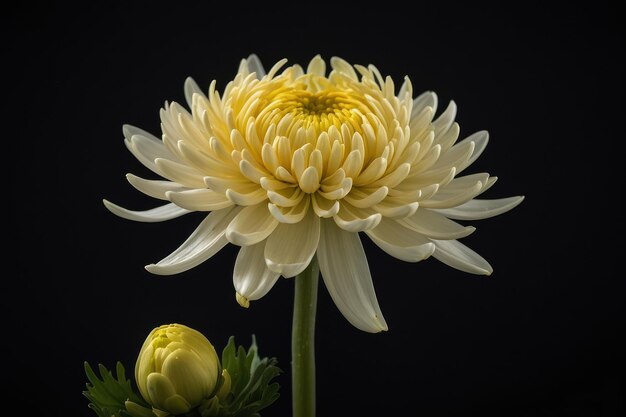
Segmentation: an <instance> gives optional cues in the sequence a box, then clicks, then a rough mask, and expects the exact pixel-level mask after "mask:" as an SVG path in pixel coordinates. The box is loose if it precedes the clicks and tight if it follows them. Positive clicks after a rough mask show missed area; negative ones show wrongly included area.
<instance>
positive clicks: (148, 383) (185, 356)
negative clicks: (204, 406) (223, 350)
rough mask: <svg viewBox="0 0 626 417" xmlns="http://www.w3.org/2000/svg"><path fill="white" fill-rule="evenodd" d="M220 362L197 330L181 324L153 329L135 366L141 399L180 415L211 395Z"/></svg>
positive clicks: (213, 350) (209, 343)
mask: <svg viewBox="0 0 626 417" xmlns="http://www.w3.org/2000/svg"><path fill="white" fill-rule="evenodd" d="M219 368H220V363H219V359H218V357H217V353H216V352H215V348H214V347H213V345H212V344H211V342H209V341H208V340H207V338H206V337H204V335H202V334H201V333H200V332H198V331H196V330H194V329H191V328H189V327H187V326H183V325H181V324H170V325H164V326H161V327H158V328H156V329H154V330H153V331H152V332H151V333H150V334H149V335H148V337H147V338H146V341H145V342H144V344H143V347H142V348H141V352H140V353H139V357H138V358H137V364H136V366H135V378H136V381H137V385H138V387H139V391H140V392H141V395H142V396H143V398H144V399H145V400H146V401H147V402H148V403H150V405H152V406H153V407H154V408H156V409H158V410H162V411H166V412H168V413H172V414H182V413H187V412H189V411H190V410H191V409H192V408H194V407H197V406H198V405H199V404H200V403H201V402H202V400H204V399H206V398H208V397H209V396H211V394H212V393H213V391H214V390H215V386H216V385H217V382H218V375H219Z"/></svg>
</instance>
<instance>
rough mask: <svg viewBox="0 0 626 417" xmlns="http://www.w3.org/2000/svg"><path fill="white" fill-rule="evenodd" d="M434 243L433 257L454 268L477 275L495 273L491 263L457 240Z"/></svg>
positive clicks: (435, 241)
mask: <svg viewBox="0 0 626 417" xmlns="http://www.w3.org/2000/svg"><path fill="white" fill-rule="evenodd" d="M433 243H434V244H435V246H436V249H435V253H434V254H433V256H434V257H435V258H437V259H439V260H440V261H441V262H443V263H444V264H446V265H448V266H451V267H452V268H456V269H458V270H460V271H463V272H469V273H470V274H477V275H491V273H492V272H493V268H492V267H491V265H489V262H487V261H486V260H485V259H484V258H483V257H482V256H480V255H479V254H477V253H476V252H474V251H473V250H471V249H470V248H468V247H467V246H465V245H464V244H462V243H460V242H459V241H457V240H433Z"/></svg>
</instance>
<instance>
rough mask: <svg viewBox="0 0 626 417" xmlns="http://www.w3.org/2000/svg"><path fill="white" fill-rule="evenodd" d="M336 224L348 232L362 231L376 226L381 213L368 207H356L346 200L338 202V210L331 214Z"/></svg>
mask: <svg viewBox="0 0 626 417" xmlns="http://www.w3.org/2000/svg"><path fill="white" fill-rule="evenodd" d="M333 219H334V220H335V223H336V224H337V226H339V227H341V228H342V229H344V230H346V231H348V232H362V231H364V230H368V229H371V228H373V227H376V226H377V225H378V223H380V220H381V219H382V215H381V214H380V213H375V212H373V211H372V210H369V209H358V208H356V207H354V206H352V205H351V204H349V203H348V202H346V201H342V202H341V204H340V208H339V212H338V213H337V214H335V215H334V216H333Z"/></svg>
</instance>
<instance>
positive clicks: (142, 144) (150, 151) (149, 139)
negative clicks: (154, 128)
mask: <svg viewBox="0 0 626 417" xmlns="http://www.w3.org/2000/svg"><path fill="white" fill-rule="evenodd" d="M124 144H125V145H126V147H127V148H128V150H129V151H130V153H132V154H133V156H134V157H135V158H137V160H138V161H139V162H141V163H142V164H143V165H144V166H145V167H146V168H148V169H149V170H151V171H153V172H156V173H157V174H159V175H161V173H160V172H159V170H158V168H157V167H156V165H155V163H154V160H155V159H157V158H164V159H177V158H176V157H175V156H174V155H173V154H172V153H171V152H170V151H169V150H168V149H167V148H166V147H165V145H164V144H163V142H162V141H160V140H159V139H157V138H155V137H154V136H152V135H150V136H143V135H139V134H136V135H133V137H132V138H131V139H127V140H125V141H124Z"/></svg>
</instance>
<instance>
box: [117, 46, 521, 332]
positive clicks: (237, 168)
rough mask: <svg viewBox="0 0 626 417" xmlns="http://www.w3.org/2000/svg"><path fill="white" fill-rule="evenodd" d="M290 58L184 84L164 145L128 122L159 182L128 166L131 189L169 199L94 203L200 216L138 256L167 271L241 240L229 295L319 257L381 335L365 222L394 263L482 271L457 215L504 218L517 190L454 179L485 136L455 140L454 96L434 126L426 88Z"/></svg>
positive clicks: (245, 296)
mask: <svg viewBox="0 0 626 417" xmlns="http://www.w3.org/2000/svg"><path fill="white" fill-rule="evenodd" d="M285 62H286V60H281V61H279V62H278V63H277V64H276V65H274V66H273V67H272V68H271V69H270V71H269V72H268V73H265V71H264V69H263V67H262V66H261V63H260V61H259V60H258V58H257V57H256V56H255V55H251V56H250V57H249V58H248V59H244V60H242V62H241V65H240V66H239V71H238V73H237V75H236V77H235V79H234V80H233V81H232V82H230V83H228V85H227V86H226V88H225V89H224V91H223V93H222V94H219V93H218V91H217V90H216V87H215V81H213V82H212V83H211V85H210V87H209V90H208V94H206V95H205V94H204V93H203V92H202V91H201V89H200V88H198V86H197V85H196V83H195V82H194V81H193V80H192V79H190V78H189V79H187V81H186V83H185V97H186V99H187V103H188V105H189V107H190V109H191V111H188V110H186V109H185V108H183V107H182V106H180V105H179V104H177V103H171V104H167V103H166V105H165V107H164V108H163V109H161V126H162V131H163V132H162V133H163V134H162V139H158V138H156V137H155V136H153V135H151V134H150V133H147V132H145V131H143V130H141V129H138V128H136V127H132V126H124V136H125V137H126V141H125V143H126V145H127V147H128V149H129V150H130V151H131V152H132V153H133V155H135V157H137V159H139V161H141V162H142V163H143V164H144V165H145V166H146V167H148V168H149V169H151V170H152V171H154V172H155V173H156V174H158V175H160V176H161V177H163V178H165V179H166V181H163V180H148V179H143V178H139V177H137V176H135V175H132V174H128V175H127V178H128V181H129V182H130V183H131V184H132V185H133V186H134V187H135V188H137V189H138V190H139V191H141V192H143V193H145V194H147V195H149V196H151V197H154V198H157V199H161V200H166V201H169V203H167V204H165V205H163V206H161V207H157V208H155V209H152V210H148V211H131V210H127V209H124V208H122V207H119V206H117V205H115V204H113V203H110V202H108V201H106V200H105V205H106V206H107V207H108V208H109V210H111V211H112V212H113V213H115V214H117V215H118V216H121V217H124V218H127V219H131V220H136V221H143V222H158V221H164V220H169V219H173V218H176V217H179V216H182V215H184V214H187V213H189V212H192V211H204V212H209V214H208V215H207V217H206V218H205V220H204V221H202V223H200V225H199V226H198V228H197V229H196V230H195V231H194V232H193V234H192V235H191V236H190V237H189V238H188V239H187V240H186V241H185V242H184V243H183V244H182V245H181V246H180V247H179V248H178V249H176V250H175V251H174V252H173V253H172V254H171V255H169V256H167V257H166V258H164V259H162V260H161V261H160V262H158V263H156V264H151V265H148V266H146V269H147V270H148V271H150V272H152V273H155V274H163V275H169V274H176V273H179V272H182V271H185V270H188V269H190V268H193V267H194V266H196V265H198V264H200V263H201V262H204V261H206V260H207V259H209V258H210V257H211V256H212V255H213V254H215V253H216V252H218V251H219V250H220V249H221V248H223V247H224V246H225V245H226V244H227V243H229V242H230V243H233V244H235V245H238V246H240V247H241V249H240V251H239V254H238V256H237V260H236V263H235V268H234V275H233V281H234V285H235V289H236V295H237V300H238V301H239V303H240V304H241V305H243V306H248V303H249V300H256V299H259V298H261V297H263V296H264V295H265V294H266V293H267V292H268V291H269V290H270V289H271V288H272V286H273V285H274V283H275V282H276V280H277V279H278V277H279V276H280V275H282V276H284V277H293V276H295V275H297V274H299V273H300V272H302V271H303V270H304V269H305V268H306V267H307V266H308V265H309V263H310V262H311V260H312V258H313V256H314V255H316V254H317V259H318V261H319V266H320V271H321V274H322V277H323V279H324V282H325V284H326V287H327V288H328V291H329V293H330V295H331V296H332V298H333V300H334V302H335V304H336V305H337V307H338V308H339V310H341V312H342V313H343V315H344V316H345V317H346V318H347V319H348V320H349V321H350V323H352V324H353V325H354V326H356V327H357V328H359V329H362V330H365V331H368V332H379V331H382V330H387V324H386V323H385V319H384V318H383V315H382V313H381V311H380V308H379V305H378V302H377V300H376V294H375V292H374V287H373V285H372V277H371V274H370V271H369V267H368V263H367V259H366V256H365V252H364V251H363V246H362V244H361V240H360V237H359V232H363V233H365V234H366V235H368V236H369V238H370V239H371V240H372V241H373V242H374V243H375V244H376V245H378V246H379V247H380V248H381V249H382V250H384V251H385V252H387V253H388V254H390V255H391V256H394V257H396V258H398V259H401V260H403V261H408V262H417V261H421V260H423V259H426V258H428V257H429V256H431V255H432V256H434V257H435V258H437V259H439V260H440V261H442V262H444V263H446V264H448V265H450V266H452V267H453V268H457V269H460V270H462V271H466V272H470V273H473V274H485V275H489V274H490V273H491V272H492V268H491V266H490V265H489V263H488V262H487V261H485V260H484V259H483V258H482V257H481V256H480V255H478V254H477V253H476V252H474V251H472V250H471V249H469V248H468V247H466V246H465V245H463V244H461V243H459V242H458V240H457V239H460V238H463V237H465V236H467V235H469V234H470V233H472V232H473V231H474V230H475V229H474V227H471V226H464V225H461V224H459V223H456V222H455V221H453V220H478V219H484V218H488V217H493V216H496V215H498V214H500V213H504V212H506V211H508V210H510V209H512V208H513V207H515V206H516V205H517V204H519V203H520V202H521V201H522V197H511V198H504V199H498V200H477V199H474V198H475V197H476V196H478V195H480V194H481V193H483V192H484V191H486V190H487V189H488V188H490V187H491V186H492V185H493V184H494V182H495V181H496V178H495V177H490V176H489V174H486V173H480V174H471V175H466V176H462V177H458V175H459V174H461V173H462V172H463V171H464V170H465V169H466V168H467V167H468V166H469V165H471V164H472V163H473V162H474V161H475V160H476V158H478V156H479V155H480V154H481V153H482V152H483V150H484V149H485V147H486V145H487V139H488V134H487V132H485V131H481V132H477V133H474V134H472V135H470V136H469V137H467V138H466V139H464V140H462V141H460V142H458V143H456V142H457V138H458V136H459V125H458V124H457V123H456V122H455V121H454V118H455V115H456V105H455V104H454V102H450V104H449V105H448V107H447V108H446V110H445V111H444V112H443V113H442V114H441V115H440V116H439V117H438V118H436V119H434V120H433V118H434V115H435V112H436V109H437V96H436V95H435V94H434V93H433V92H426V93H424V94H422V95H420V96H418V97H417V98H416V99H413V98H412V93H413V91H412V86H411V82H410V81H409V79H408V78H405V80H404V82H403V84H402V86H401V87H400V89H399V90H397V89H396V86H395V84H394V82H393V81H392V80H391V78H389V77H385V78H384V77H383V76H382V75H381V74H380V72H379V71H378V69H376V68H375V67H374V66H371V65H370V66H368V67H363V66H360V65H354V66H352V65H350V64H348V63H347V62H346V61H344V60H342V59H340V58H332V59H331V61H330V64H331V67H332V70H331V71H330V74H328V75H327V70H326V63H325V62H324V60H322V59H321V58H320V57H319V56H316V57H315V58H313V59H312V60H311V62H310V63H309V65H308V67H307V68H306V70H304V69H303V68H302V67H300V66H299V65H293V66H291V67H288V68H286V69H284V70H282V71H281V68H282V67H283V66H284V65H285Z"/></svg>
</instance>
